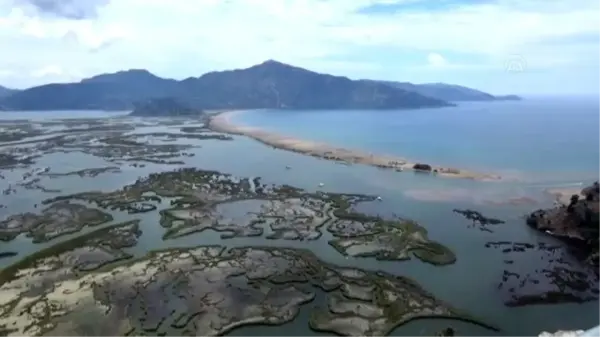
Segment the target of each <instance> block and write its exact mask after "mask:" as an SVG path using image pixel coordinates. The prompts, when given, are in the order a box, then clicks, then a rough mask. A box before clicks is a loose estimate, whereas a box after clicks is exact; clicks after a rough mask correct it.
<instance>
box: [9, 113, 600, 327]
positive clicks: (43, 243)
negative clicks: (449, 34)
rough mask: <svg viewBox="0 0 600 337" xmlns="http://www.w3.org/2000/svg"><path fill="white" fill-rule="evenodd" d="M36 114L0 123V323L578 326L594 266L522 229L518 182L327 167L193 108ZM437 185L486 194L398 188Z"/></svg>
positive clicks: (536, 196)
mask: <svg viewBox="0 0 600 337" xmlns="http://www.w3.org/2000/svg"><path fill="white" fill-rule="evenodd" d="M49 114H50V115H47V116H44V117H43V118H41V119H35V120H15V119H13V120H3V121H0V128H1V129H2V130H4V131H6V132H4V131H3V133H2V135H3V137H4V138H3V139H0V187H1V189H2V193H3V194H2V195H1V196H0V204H1V205H2V206H0V216H1V217H0V238H1V239H2V241H1V242H0V245H2V246H3V247H2V249H1V253H2V254H1V255H0V257H2V259H0V264H1V266H2V267H3V269H2V270H1V271H0V331H2V334H6V335H24V334H25V335H43V334H46V335H48V334H50V335H71V334H80V335H109V334H110V335H117V334H118V335H165V334H166V335H222V334H234V335H235V334H240V335H244V334H246V335H247V334H262V335H281V334H288V335H289V334H295V335H311V334H315V335H322V334H324V333H332V334H341V335H387V334H392V335H406V334H411V335H432V334H435V333H437V332H438V331H440V330H443V329H445V328H447V327H452V328H454V329H455V330H456V331H457V334H459V335H482V334H485V335H490V334H496V335H498V334H500V335H524V334H537V333H539V332H541V331H543V330H547V331H553V330H559V329H582V328H583V329H585V328H589V327H591V326H593V325H595V324H597V317H598V308H597V275H595V274H594V273H591V272H590V271H589V270H587V269H586V267H585V266H584V265H580V264H578V262H577V261H576V260H574V259H571V258H570V257H569V256H568V254H567V253H566V252H565V251H564V250H565V249H564V246H562V245H561V244H560V243H558V242H554V241H553V240H552V239H551V238H547V237H543V236H539V235H537V234H536V233H535V232H531V231H529V229H528V228H527V227H526V226H525V224H524V222H523V221H524V220H523V219H522V218H521V216H522V215H524V214H526V212H528V211H530V209H529V208H531V205H529V204H528V205H522V204H514V203H510V202H505V203H503V202H502V201H503V200H510V198H513V197H514V195H513V194H514V193H513V192H515V191H519V192H520V193H522V191H523V189H522V187H521V186H516V185H510V184H507V185H504V186H499V185H498V184H496V183H486V182H477V181H459V180H445V181H442V182H440V179H435V178H434V177H428V176H423V175H418V174H407V173H398V172H394V171H393V170H381V169H377V168H373V167H366V166H361V165H351V166H345V165H337V164H336V163H333V162H330V161H326V160H320V159H318V158H313V157H309V156H302V155H300V154H296V153H289V152H285V151H281V150H274V149H272V148H269V147H267V146H264V145H262V144H260V143H258V142H256V141H254V140H249V139H246V138H243V137H239V136H232V135H227V134H223V133H218V132H214V131H212V130H210V129H208V128H206V127H205V126H204V125H203V124H202V122H201V121H198V120H191V119H168V120H165V119H149V118H148V119H140V118H129V117H124V116H119V115H112V116H105V117H102V118H94V119H86V118H71V119H59V118H54V119H53V118H52V115H51V113H49ZM382 181H385V182H386V184H384V185H382V184H381V182H382ZM439 184H442V185H443V187H445V188H448V189H453V188H462V189H468V190H469V191H471V193H472V195H473V196H480V197H481V198H486V199H487V198H493V200H492V201H494V203H491V202H490V203H487V202H483V203H470V202H465V201H460V200H459V201H448V202H425V201H422V200H416V199H412V198H410V197H407V196H406V195H405V194H404V193H403V191H404V190H415V189H428V188H432V187H434V186H437V187H439V186H440V185H439ZM492 191H493V193H492ZM538 192H539V193H538ZM527 193H528V194H527V196H528V197H530V198H531V199H532V200H535V202H538V203H539V204H544V203H547V202H548V201H549V200H548V199H547V198H546V196H545V195H544V193H543V191H541V190H540V191H527ZM471 209H475V210H476V211H475V213H473V211H470V212H468V211H466V210H471ZM453 210H456V211H459V212H453ZM479 212H481V213H479ZM478 228H479V229H481V228H486V229H489V228H491V229H493V230H477V229H478ZM561 275H568V277H567V276H561ZM559 276H561V277H559ZM523 280H525V281H524V282H523ZM594 290H596V291H594ZM557 294H563V295H562V296H559V295H557ZM548 317H552V319H548Z"/></svg>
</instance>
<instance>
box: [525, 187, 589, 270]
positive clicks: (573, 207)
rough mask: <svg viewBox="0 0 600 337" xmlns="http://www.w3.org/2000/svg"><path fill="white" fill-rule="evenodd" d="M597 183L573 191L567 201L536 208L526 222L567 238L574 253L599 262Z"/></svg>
mask: <svg viewBox="0 0 600 337" xmlns="http://www.w3.org/2000/svg"><path fill="white" fill-rule="evenodd" d="M599 189H600V188H599V184H598V182H595V183H594V184H592V185H591V186H588V187H586V188H584V189H583V190H582V191H581V196H582V197H583V198H582V197H580V196H579V195H573V196H572V197H571V202H570V203H569V205H566V206H565V205H561V206H557V207H554V208H551V209H538V210H536V211H534V212H533V213H531V214H530V215H529V216H528V217H527V224H528V225H529V226H531V227H532V228H535V229H537V230H540V231H544V232H546V233H548V234H550V235H552V236H555V237H557V238H560V239H563V240H564V241H567V242H568V243H569V244H570V245H571V246H572V247H573V248H576V251H577V253H580V254H583V256H585V257H586V258H587V259H588V261H589V262H591V263H593V264H595V265H598V237H599V231H598V228H599V221H598V215H599V214H598V204H599V202H598V201H599Z"/></svg>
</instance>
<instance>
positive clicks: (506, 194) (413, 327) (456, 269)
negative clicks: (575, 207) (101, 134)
mask: <svg viewBox="0 0 600 337" xmlns="http://www.w3.org/2000/svg"><path fill="white" fill-rule="evenodd" d="M511 103H512V102H509V103H504V102H497V103H493V104H494V105H493V109H496V108H497V107H502V105H505V106H511ZM517 103H518V104H520V103H522V102H517ZM517 103H515V104H517ZM527 104H533V103H527ZM465 106H473V107H475V106H480V109H483V110H484V111H485V109H486V108H484V107H485V106H486V105H485V104H472V105H465ZM489 106H492V105H491V104H490V105H489ZM459 109H462V107H459ZM465 109H466V108H465ZM473 109H475V108H473ZM489 109H492V108H489ZM493 109H492V110H493ZM449 111H450V112H449ZM452 111H453V110H451V109H438V110H435V111H433V110H419V111H406V112H402V113H403V114H407V115H406V116H411V115H412V116H416V117H414V118H415V119H416V121H415V123H416V122H417V121H418V122H419V123H422V125H425V122H424V121H423V120H421V119H419V117H418V113H425V114H434V113H455V114H457V115H458V112H456V111H454V112H452ZM494 111H496V110H494ZM282 113H285V114H286V115H283V114H282ZM373 113H374V114H377V116H380V115H381V116H383V115H384V114H387V116H399V114H400V112H373ZM496 113H499V111H496ZM8 115H11V116H14V115H13V114H12V113H7V114H0V119H6V118H7V117H8ZM77 115H78V116H74V114H64V113H57V114H54V113H48V112H44V113H29V114H28V116H27V117H26V118H33V119H48V118H51V117H53V118H64V117H80V116H82V115H85V114H82V115H80V114H77ZM491 115H494V114H493V113H492V114H491ZM90 116H91V117H101V116H105V117H106V116H115V115H114V114H102V113H93V114H90ZM269 116H271V117H269ZM344 116H346V118H350V117H349V116H355V117H353V118H356V119H355V120H354V121H355V122H353V123H351V121H352V120H351V119H348V120H346V119H343V118H342V117H344ZM372 116H373V115H372V114H371V115H370V114H369V112H355V111H351V112H340V111H337V112H322V113H320V114H317V113H313V112H290V111H286V112H282V111H278V112H277V113H274V112H272V111H271V112H269V111H255V112H249V113H245V114H243V115H240V119H239V120H236V122H237V121H239V122H240V123H247V124H251V125H254V126H264V127H266V128H268V129H271V130H275V131H278V132H281V133H289V134H292V135H295V136H298V137H303V138H307V139H317V140H323V141H330V142H333V143H335V144H338V145H341V146H351V147H358V148H364V149H368V150H372V151H374V152H379V151H375V150H377V147H376V146H375V145H374V144H376V143H377V141H381V142H382V143H386V142H387V143H389V144H391V142H392V140H394V139H395V138H394V136H393V135H392V134H386V133H384V132H380V131H377V130H378V127H376V126H375V125H376V124H377V121H378V119H377V118H373V117H372ZM282 117H285V118H282ZM21 118H23V117H21ZM288 118H289V119H288ZM496 118H499V117H498V116H496ZM531 118H533V117H531ZM596 118H597V116H596ZM305 119H306V120H305ZM320 119H329V120H330V122H329V123H324V122H323V120H320ZM336 119H337V120H338V121H340V120H346V122H345V124H344V125H348V127H339V125H337V124H335V120H336ZM397 119H398V121H397V123H399V124H398V125H400V124H401V123H400V121H399V118H397ZM286 120H287V122H286ZM311 120H312V121H311ZM361 121H362V122H361ZM367 121H370V123H372V125H373V126H372V127H371V128H369V129H365V130H371V131H369V134H367V132H366V131H365V130H363V131H361V133H358V134H359V135H361V136H360V137H358V136H357V137H353V136H352V132H351V131H352V130H355V131H356V132H358V131H359V130H361V128H360V125H359V127H354V129H352V128H351V127H350V124H354V123H357V124H361V123H362V124H363V125H364V124H366V123H367ZM263 122H264V124H261V123H263ZM379 123H380V124H382V125H384V126H382V130H386V129H387V127H386V126H385V124H386V123H382V120H381V119H380V120H379ZM407 123H410V121H407ZM436 123H437V122H436ZM436 123H434V125H437V124H436ZM465 123H466V122H465ZM470 123H471V124H469V125H471V126H472V127H473V126H475V125H476V124H474V122H472V121H471V122H470ZM457 124H460V123H458V122H457ZM557 124H560V123H557ZM583 124H586V123H583ZM588 124H591V125H593V126H594V127H595V128H596V129H595V132H596V133H595V136H594V137H595V141H594V142H593V143H592V144H591V145H590V144H587V143H586V144H587V145H586V146H588V145H589V146H592V149H593V150H594V151H595V152H594V153H595V155H596V156H597V155H598V148H597V146H598V142H597V138H598V134H597V132H598V131H597V124H598V123H597V122H595V124H592V123H590V122H588ZM311 125H318V127H317V128H315V129H314V130H313V129H310V126H311ZM332 125H334V126H335V127H333V128H332V127H331V126H332ZM413 125H414V124H413ZM432 128H434V129H435V128H439V129H442V126H441V125H438V126H433V127H432ZM150 129H151V130H152V131H171V132H172V131H174V130H173V129H169V128H167V127H150V128H143V129H142V128H140V129H138V130H136V131H137V132H147V131H149V130H150ZM407 129H410V130H411V132H414V133H415V134H418V133H419V132H425V131H427V130H428V128H427V127H426V129H425V130H423V129H422V128H421V129H420V130H421V131H419V130H417V128H416V127H412V128H407ZM331 130H335V132H331ZM388 130H389V129H388ZM407 132H408V131H407ZM440 132H441V131H440ZM445 132H446V134H448V133H450V132H451V130H445ZM433 134H434V133H432V135H433ZM574 134H575V133H574ZM397 135H398V137H400V138H402V137H406V135H404V133H402V132H400V133H398V134H397ZM432 137H433V136H432ZM505 137H506V136H505ZM577 137H579V135H575V136H574V138H577ZM442 138H443V137H440V136H436V138H432V139H437V140H438V141H439V142H438V143H440V146H447V145H446V144H442V143H444V142H442V141H441V139H442ZM508 138H510V137H508ZM361 139H362V140H363V141H364V143H361V142H360V140H361ZM382 139H388V141H382ZM569 139H571V138H569ZM485 140H490V141H493V140H495V138H491V137H488V138H485ZM188 141H189V142H190V143H194V142H195V141H193V140H188ZM453 141H454V140H453ZM369 142H370V143H369ZM201 144H202V147H201V148H196V149H194V150H193V151H192V152H193V153H194V154H195V156H194V157H192V158H185V160H186V164H185V165H182V166H193V167H200V168H203V169H214V170H220V171H223V172H228V173H232V174H234V175H238V176H244V177H253V176H260V177H263V181H264V182H265V183H276V184H291V185H295V186H298V187H302V188H306V189H308V190H316V189H318V188H319V187H318V185H319V183H324V185H325V186H324V187H323V189H324V190H327V191H333V192H348V193H367V194H372V195H379V196H381V197H382V200H381V201H380V202H375V203H372V204H369V205H365V206H363V207H361V210H363V211H368V212H369V213H375V214H381V215H387V216H389V215H392V214H397V215H400V216H403V217H407V218H412V219H414V220H417V221H419V222H420V223H421V224H422V225H423V226H424V227H426V228H427V230H428V231H429V235H430V238H431V239H433V240H436V241H439V242H440V243H442V244H444V245H446V246H448V247H450V248H451V249H452V250H453V251H455V253H456V255H457V262H456V264H454V265H450V266H445V267H435V266H431V265H427V264H424V263H422V262H420V261H418V260H416V259H413V260H410V261H406V262H380V261H375V260H373V259H366V258H349V259H346V258H345V257H343V256H342V255H340V254H338V253H337V252H335V251H334V250H333V249H332V248H331V247H330V246H329V245H328V244H327V242H326V239H327V235H325V236H324V238H323V239H322V240H318V241H314V242H287V241H271V240H265V239H261V238H252V239H247V238H244V239H234V240H223V241H221V240H220V239H219V236H218V234H216V233H214V232H210V231H208V232H203V233H197V234H194V235H190V236H186V237H184V238H181V239H180V240H176V241H163V240H162V234H163V229H162V228H161V227H160V226H159V224H158V214H157V213H156V212H150V213H146V214H142V215H135V216H133V217H135V218H140V219H141V220H142V230H143V232H144V234H143V235H142V237H141V239H140V243H139V245H138V246H137V247H136V248H134V252H135V253H137V254H143V253H144V252H145V251H147V250H149V249H157V248H164V247H169V246H194V245H200V244H209V243H210V244H214V243H220V244H224V245H227V246H239V245H249V244H255V245H281V246H292V247H302V248H309V249H311V250H312V251H314V252H315V253H316V254H317V255H318V256H319V257H320V258H322V259H324V260H326V261H328V262H332V263H337V264H342V265H350V266H355V267H361V268H367V269H375V270H385V271H388V272H391V273H395V274H400V275H404V276H409V277H411V278H414V279H415V280H416V281H418V282H419V283H420V284H422V285H423V286H424V287H425V288H426V289H427V290H429V291H431V292H432V293H433V294H435V295H436V296H437V297H439V298H441V299H443V300H445V301H448V302H449V303H451V304H452V305H454V306H456V307H458V308H462V309H465V310H468V311H470V312H472V313H474V314H476V315H477V316H479V317H481V318H482V319H484V320H486V321H488V322H491V323H494V324H497V325H499V326H500V327H501V328H502V332H501V334H503V335H537V334H538V333H539V332H540V331H543V330H546V331H556V330H559V329H586V328H590V327H592V326H594V325H597V324H598V315H599V311H598V310H599V308H598V302H588V303H585V304H564V305H542V306H528V307H522V308H508V307H506V306H505V305H504V304H503V299H504V298H505V295H504V294H503V293H502V292H501V291H500V290H498V289H497V284H498V282H499V281H500V280H501V278H502V275H503V271H504V269H505V268H507V267H506V265H504V264H503V260H504V259H505V258H506V255H504V254H503V253H502V252H501V251H499V250H495V249H490V248H485V246H484V245H485V243H486V242H488V241H502V240H511V241H519V242H536V241H552V239H551V238H548V237H547V236H545V235H543V234H540V233H537V232H535V231H533V230H531V229H529V228H528V227H527V226H525V224H524V221H523V215H525V214H527V213H528V212H530V211H531V210H533V209H534V208H538V207H546V206H550V205H551V200H550V198H548V197H547V196H544V194H543V193H542V192H543V188H545V187H544V186H545V185H544V186H541V185H539V186H538V185H532V184H498V183H487V182H477V181H470V180H462V179H439V178H435V177H432V176H428V175H419V174H413V173H412V172H402V173H397V172H394V171H390V170H380V169H377V168H374V167H367V166H362V165H353V166H344V165H338V164H336V163H333V162H330V161H326V160H321V159H317V158H313V157H308V156H303V155H300V154H297V153H291V152H287V151H282V150H275V149H272V148H270V147H267V146H264V145H262V144H260V143H258V142H256V141H253V140H249V139H246V138H243V137H235V140H234V141H230V142H223V141H202V142H201ZM369 144H370V145H369ZM414 144H415V146H414V150H415V151H416V150H417V149H418V148H420V146H421V145H420V142H419V140H418V138H417V139H416V140H415V142H414ZM501 144H502V142H498V143H497V145H498V146H500V145H501ZM417 145H418V146H417ZM425 145H426V144H425ZM425 145H423V146H425ZM477 146H480V147H482V146H483V147H484V144H477ZM532 147H533V146H532ZM395 148H396V147H395V146H393V145H388V147H386V148H382V149H385V153H395V152H393V151H392V150H393V149H395ZM446 148H448V149H451V148H452V147H449V146H447V147H446ZM581 150H582V151H587V150H586V149H584V148H583V146H582V149H581ZM381 151H383V150H381ZM417 152H419V151H416V152H415V154H417ZM504 152H510V151H504ZM397 153H399V154H403V155H406V156H407V157H411V158H412V156H409V153H406V152H404V151H402V150H401V149H397ZM422 154H423V157H422V156H418V157H415V158H424V156H425V155H427V154H426V153H425V152H423V153H422ZM428 155H431V156H432V159H436V160H435V161H434V160H432V162H433V161H434V162H439V163H442V164H444V163H445V162H444V161H443V160H442V159H439V160H438V159H437V158H436V157H434V153H430V154H428ZM444 155H446V156H447V157H448V158H450V159H451V158H452V156H451V155H450V154H444ZM500 155H501V154H500ZM488 157H493V156H490V155H489V153H482V154H481V156H479V157H478V156H477V154H475V153H473V154H470V157H469V158H470V159H471V160H472V161H473V165H474V166H478V165H481V166H484V165H483V164H482V162H478V161H477V158H488ZM596 158H597V157H596ZM481 160H484V159H481ZM507 162H508V161H507ZM575 162H576V163H580V162H579V160H576V161H575ZM38 164H39V166H50V167H52V170H53V171H57V172H66V171H71V170H76V169H81V168H88V167H100V166H107V165H109V163H106V162H104V161H103V160H102V159H100V158H96V157H93V156H90V155H86V154H81V153H71V154H52V155H47V156H44V157H43V158H40V160H39V161H38ZM511 164H512V162H511ZM514 164H515V165H522V166H519V167H525V165H523V164H522V163H520V162H516V161H515V163H514ZM580 165H581V167H577V168H576V169H573V170H574V171H573V172H575V171H576V170H581V171H586V170H587V172H588V173H589V170H593V169H594V168H593V167H586V166H585V165H583V164H580ZM595 165H596V168H595V170H596V171H593V172H595V175H597V172H598V170H597V165H598V163H597V160H596V163H595ZM286 166H289V167H291V169H289V170H287V169H286ZM457 166H459V165H457ZM177 167H180V166H177V165H175V166H174V165H171V166H165V165H153V164H149V165H147V166H146V167H144V168H131V167H126V166H125V167H123V168H122V172H121V173H118V174H103V175H99V176H98V177H96V178H80V177H66V178H60V179H44V180H43V181H42V183H43V184H44V185H45V186H46V187H48V188H61V189H63V193H60V194H66V193H75V192H83V191H90V190H96V189H100V190H105V191H109V190H114V189H117V188H119V187H120V186H123V185H125V184H129V183H132V182H133V181H135V180H136V179H137V178H138V177H139V176H145V175H147V174H149V173H152V172H158V171H163V170H172V169H176V168H177ZM461 167H464V165H462V166H461ZM510 168H512V169H514V167H512V166H511V167H510ZM556 172H557V173H560V172H559V170H558V169H557V170H556ZM21 173H22V172H19V171H18V170H15V171H14V172H11V173H9V174H7V179H6V180H3V181H0V187H2V188H4V187H5V185H6V184H9V183H10V182H11V180H12V179H13V178H14V179H17V178H18V177H19V175H20V174H21ZM50 196H51V195H49V194H42V193H41V192H39V191H20V193H19V194H16V195H11V196H10V198H9V199H5V200H2V202H3V203H4V204H6V205H7V208H5V209H0V218H4V217H6V216H8V215H10V214H15V213H19V212H26V211H32V212H36V211H38V210H39V209H38V210H36V209H35V208H34V207H33V205H34V204H35V203H39V202H40V201H41V200H42V199H45V198H48V197H50ZM519 196H530V197H532V198H534V199H535V200H536V201H537V204H535V205H523V204H514V205H513V204H508V203H505V202H504V201H506V200H508V199H509V198H512V197H519ZM453 208H471V209H475V210H477V211H480V212H482V213H483V214H484V215H486V216H490V217H495V218H500V219H502V220H505V221H506V224H504V225H502V226H499V227H498V228H497V229H495V232H494V233H488V232H482V231H479V230H477V229H473V228H467V226H468V224H469V221H467V220H465V219H464V218H462V217H460V216H458V215H456V214H453V213H452V209H453ZM131 217H132V216H130V215H126V214H123V213H120V212H115V219H116V221H121V220H127V219H129V218H131ZM79 234H80V233H78V234H77V235H79ZM65 239H66V238H65ZM54 243H56V241H52V242H49V243H45V244H42V245H34V244H31V243H30V240H29V239H28V238H25V237H23V236H21V237H19V238H18V239H16V240H14V241H12V242H8V243H5V242H0V248H2V250H12V249H15V250H18V251H20V252H21V255H20V256H17V257H14V258H10V259H5V260H3V261H2V264H9V263H12V262H14V261H17V260H18V259H20V258H22V257H23V255H24V254H26V253H30V252H33V251H35V250H36V249H40V248H42V247H44V246H48V245H51V244H54ZM516 258H517V259H518V263H519V266H520V268H522V269H523V270H524V271H531V270H534V269H537V268H538V267H541V266H544V262H543V261H540V260H539V259H538V258H536V257H534V256H530V255H528V254H522V255H518V256H516ZM312 305H313V304H310V305H308V306H307V307H310V306H312ZM307 312H308V310H303V312H302V314H301V317H300V320H297V321H295V322H292V323H289V324H286V325H283V326H279V327H269V328H267V327H261V326H258V327H244V328H241V329H238V330H236V331H234V334H236V335H291V334H294V335H314V333H312V332H311V331H310V330H308V328H307V326H306V323H305V321H302V318H304V319H305V318H306V314H307ZM447 326H453V327H455V328H457V330H458V333H459V334H461V335H487V334H489V333H490V332H489V331H486V330H482V329H480V328H478V327H475V326H473V325H469V324H461V323H457V322H453V321H447V320H422V321H415V322H412V323H410V324H407V325H405V326H402V327H400V328H398V329H396V331H394V333H393V334H394V335H432V334H434V333H436V332H437V331H439V330H440V329H441V328H445V327H447Z"/></svg>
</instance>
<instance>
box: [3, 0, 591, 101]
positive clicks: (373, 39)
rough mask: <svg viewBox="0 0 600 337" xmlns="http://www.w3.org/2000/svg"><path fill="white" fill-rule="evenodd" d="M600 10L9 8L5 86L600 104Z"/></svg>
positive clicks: (401, 1)
mask: <svg viewBox="0 0 600 337" xmlns="http://www.w3.org/2000/svg"><path fill="white" fill-rule="evenodd" d="M599 19H600V2H599V1H598V0H0V46H1V47H0V48H1V49H0V85H4V86H8V87H14V88H25V87H29V86H34V85H39V84H44V83H50V82H66V81H76V80H79V79H81V78H84V77H89V76H91V75H94V74H98V73H103V72H114V71H118V70H123V69H131V68H145V69H148V70H150V71H151V72H153V73H155V74H157V75H159V76H163V77H170V78H176V79H182V78H185V77H189V76H199V75H201V74H203V73H205V72H207V71H212V70H224V69H232V68H244V67H248V66H250V65H253V64H256V63H260V62H262V61H264V60H267V59H275V60H278V61H281V62H285V63H290V64H293V65H297V66H301V67H305V68H308V69H311V70H315V71H319V72H327V73H332V74H338V75H346V76H348V77H350V78H371V79H385V80H395V81H410V82H416V83H423V82H449V83H456V84H462V85H467V86H472V87H475V88H479V89H483V90H486V91H489V92H492V93H496V94H503V93H518V94H597V93H598V91H599V90H600V89H599V84H598V83H599V72H600V68H599V64H598V63H599V52H600V40H599V39H600V34H599V29H600V20H599Z"/></svg>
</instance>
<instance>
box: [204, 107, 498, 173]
mask: <svg viewBox="0 0 600 337" xmlns="http://www.w3.org/2000/svg"><path fill="white" fill-rule="evenodd" d="M239 112H240V111H227V112H222V113H219V114H216V115H214V116H212V117H211V118H210V120H209V122H208V126H209V128H210V129H212V130H214V131H217V132H224V133H229V134H235V135H242V136H246V137H250V138H253V139H255V140H257V141H259V142H262V143H264V144H266V145H269V146H272V147H274V148H278V149H283V150H288V151H293V152H298V153H302V154H306V155H310V156H313V157H318V158H323V159H328V160H334V161H338V162H344V163H347V164H365V165H371V166H376V167H380V168H388V169H395V170H398V171H401V170H414V165H415V164H416V163H414V162H410V161H408V160H407V159H404V158H401V157H397V156H389V155H379V154H372V153H368V152H364V151H360V150H352V149H346V148H340V147H334V146H331V145H328V144H324V143H319V142H314V141H310V140H304V139H298V138H292V137H287V136H283V135H279V134H276V133H273V132H267V131H264V130H261V129H259V128H253V127H247V126H243V125H235V124H233V123H232V122H231V117H233V116H234V115H235V114H236V113H239ZM430 166H431V168H432V171H433V172H432V173H431V174H434V175H437V176H443V177H456V178H468V179H476V180H499V179H500V178H501V177H500V176H499V175H493V174H485V173H477V172H469V171H466V170H460V169H456V168H448V167H441V166H434V165H431V164H430Z"/></svg>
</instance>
